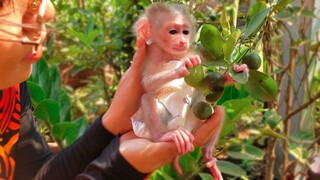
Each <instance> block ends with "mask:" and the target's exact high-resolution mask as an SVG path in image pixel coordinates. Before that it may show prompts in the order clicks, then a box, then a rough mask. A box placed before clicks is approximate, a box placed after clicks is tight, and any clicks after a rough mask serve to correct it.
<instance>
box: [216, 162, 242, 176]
mask: <svg viewBox="0 0 320 180" xmlns="http://www.w3.org/2000/svg"><path fill="white" fill-rule="evenodd" d="M217 165H218V168H219V170H220V171H221V172H222V173H224V174H228V175H232V176H235V177H244V178H246V179H247V178H248V177H247V174H246V171H245V170H243V169H242V168H241V167H240V166H238V165H236V164H234V163H232V162H228V161H217Z"/></svg>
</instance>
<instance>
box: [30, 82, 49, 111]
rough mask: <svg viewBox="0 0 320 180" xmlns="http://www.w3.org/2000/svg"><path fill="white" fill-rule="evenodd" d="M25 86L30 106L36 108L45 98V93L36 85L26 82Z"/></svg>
mask: <svg viewBox="0 0 320 180" xmlns="http://www.w3.org/2000/svg"><path fill="white" fill-rule="evenodd" d="M27 84H28V89H29V92H30V96H31V99H32V104H33V105H34V106H37V105H38V104H39V103H40V102H41V101H42V100H43V99H44V98H45V92H44V90H43V89H42V87H40V86H39V85H38V84H37V83H34V82H32V81H27Z"/></svg>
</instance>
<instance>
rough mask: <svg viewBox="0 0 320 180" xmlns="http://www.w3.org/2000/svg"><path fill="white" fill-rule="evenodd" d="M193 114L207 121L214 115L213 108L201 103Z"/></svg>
mask: <svg viewBox="0 0 320 180" xmlns="http://www.w3.org/2000/svg"><path fill="white" fill-rule="evenodd" d="M193 113H194V115H195V116H196V117H197V118H199V119H201V120H205V119H208V118H209V117H210V116H211V115H212V113H213V108H212V106H211V105H210V104H209V103H206V102H203V101H200V102H198V103H197V104H196V105H195V106H194V107H193Z"/></svg>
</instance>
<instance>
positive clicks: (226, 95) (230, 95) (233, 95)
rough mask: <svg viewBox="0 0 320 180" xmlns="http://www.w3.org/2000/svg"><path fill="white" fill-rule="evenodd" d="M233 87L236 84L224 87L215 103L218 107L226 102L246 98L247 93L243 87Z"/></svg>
mask: <svg viewBox="0 0 320 180" xmlns="http://www.w3.org/2000/svg"><path fill="white" fill-rule="evenodd" d="M235 85H236V84H234V85H230V86H226V87H225V88H224V91H223V94H222V96H221V98H220V99H219V101H218V103H217V104H218V105H221V104H223V103H224V102H226V101H228V100H232V99H243V98H246V97H248V92H247V90H246V88H245V87H244V86H243V85H241V84H240V88H237V87H236V86H235Z"/></svg>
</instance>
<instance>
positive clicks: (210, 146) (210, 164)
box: [202, 118, 224, 180]
mask: <svg viewBox="0 0 320 180" xmlns="http://www.w3.org/2000/svg"><path fill="white" fill-rule="evenodd" d="M223 121H224V120H223V118H222V119H220V122H219V123H218V126H217V128H216V129H215V132H214V133H213V135H212V137H211V139H210V140H209V141H208V142H207V143H206V144H205V145H204V146H203V147H202V154H203V158H204V160H205V162H206V167H207V168H209V169H210V171H211V173H212V176H213V177H214V178H215V180H222V179H223V178H222V175H221V172H220V170H219V169H218V167H217V159H216V158H214V157H213V156H212V152H213V150H214V147H215V145H216V144H217V142H218V140H219V136H220V132H221V130H222V126H223Z"/></svg>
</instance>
